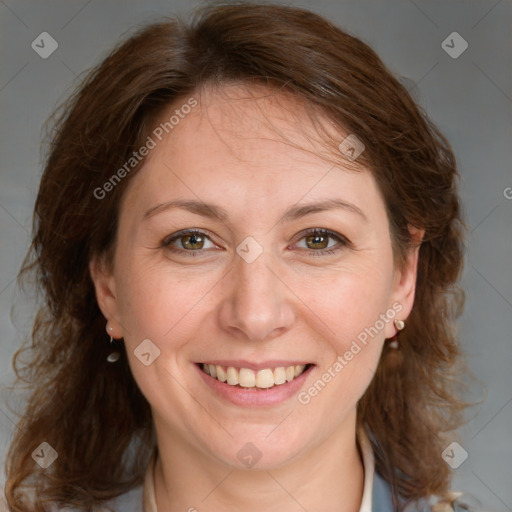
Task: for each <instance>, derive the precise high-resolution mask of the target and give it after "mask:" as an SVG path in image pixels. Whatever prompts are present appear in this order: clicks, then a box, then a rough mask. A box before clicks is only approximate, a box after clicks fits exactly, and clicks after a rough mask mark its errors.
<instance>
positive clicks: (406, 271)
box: [385, 226, 425, 338]
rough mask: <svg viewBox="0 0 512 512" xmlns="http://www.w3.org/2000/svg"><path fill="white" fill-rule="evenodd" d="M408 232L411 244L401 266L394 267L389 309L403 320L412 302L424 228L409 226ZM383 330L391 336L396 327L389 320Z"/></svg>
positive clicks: (387, 335) (394, 332)
mask: <svg viewBox="0 0 512 512" xmlns="http://www.w3.org/2000/svg"><path fill="white" fill-rule="evenodd" d="M409 233H410V234H411V238H412V241H413V244H412V247H411V248H410V249H409V252H408V254H407V257H406V262H405V264H404V266H403V268H402V269H395V276H394V281H393V291H392V294H391V303H390V309H392V310H394V311H396V316H395V318H396V319H397V320H403V321H406V320H407V317H408V316H409V315H410V313H411V310H412V307H413V304H414V296H415V293H416V278H417V274H418V257H419V251H420V246H421V242H422V240H423V236H424V235H425V230H424V229H418V228H415V227H413V226H409ZM385 331H386V338H392V337H393V336H394V335H395V334H396V332H397V329H396V327H395V326H394V324H393V322H389V323H388V324H386V330H385Z"/></svg>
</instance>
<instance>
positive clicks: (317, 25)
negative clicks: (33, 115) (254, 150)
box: [6, 3, 463, 512]
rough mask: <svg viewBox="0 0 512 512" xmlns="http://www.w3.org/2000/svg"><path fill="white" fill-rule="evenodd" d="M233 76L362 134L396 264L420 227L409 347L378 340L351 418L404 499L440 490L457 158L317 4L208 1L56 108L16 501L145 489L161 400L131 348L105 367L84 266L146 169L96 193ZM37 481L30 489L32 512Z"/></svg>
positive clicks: (455, 254) (12, 499)
mask: <svg viewBox="0 0 512 512" xmlns="http://www.w3.org/2000/svg"><path fill="white" fill-rule="evenodd" d="M227 82H235V83H245V84H249V85H250V84H251V83H254V84H256V83H257V84H263V85H267V86H269V87H274V88H282V89H283V90H286V91H287V92H288V93H290V94H293V95H294V96H295V97H297V98H298V99H300V100H301V101H302V103H303V104H304V105H305V106H308V105H309V106H312V107H313V108H314V109H315V110H316V112H318V113H320V114H322V115H323V116H325V118H327V119H328V120H329V121H331V122H333V123H335V125H336V126H339V127H342V128H343V129H344V130H346V131H347V132H348V133H353V134H356V136H357V137H358V138H359V139H360V140H361V141H363V143H364V144H365V146H366V149H365V151H364V152H363V154H362V155H361V157H360V158H359V159H358V162H359V163H360V164H361V165H365V166H366V167H367V168H368V169H370V170H371V172H372V173H373V175H374V177H375V179H376V180H377V182H378V185H379V187H380V190H381V191H382V194H383V196H384V198H385V202H386V205H387V210H388V217H389V221H390V226H391V235H392V241H393V247H394V251H395V257H396V261H397V265H400V264H401V262H403V256H404V254H406V252H407V250H408V249H409V248H410V244H411V240H410V235H409V230H408V225H412V226H415V227H417V228H420V229H424V230H425V236H424V240H423V243H422V244H421V247H420V251H419V266H418V278H417V288H416V300H415V304H414V307H413V310H412V313H411V315H410V316H409V318H408V321H407V328H406V330H405V331H403V332H402V333H401V337H400V342H401V350H400V351H398V352H397V351H392V350H389V349H387V348H385V349H384V350H383V353H382V356H381V361H380V364H379V367H378V369H377V372H376V375H375V377H374V379H373V381H372V383H371V384H370V386H369V388H368V390H367V391H366V393H365V395H364V396H363V398H362V399H361V401H360V403H359V406H358V422H359V423H360V424H363V425H365V427H366V429H367V431H368V432H369V434H370V437H371V440H372V443H373V446H374V450H375V454H376V467H377V470H378V471H379V473H380V474H381V475H382V476H383V477H384V478H385V479H386V480H388V481H389V482H390V483H391V484H392V487H393V491H394V493H395V499H397V496H398V495H399V496H401V497H403V498H404V499H405V500H414V499H418V498H421V497H424V496H427V495H430V494H439V495H443V494H445V493H446V492H447V490H448V486H449V480H450V472H449V468H448V466H447V465H446V464H445V463H444V461H443V460H442V459H441V452H442V450H443V448H444V447H445V445H444V444H443V442H444V441H443V440H444V437H443V435H442V434H443V433H444V432H446V431H449V430H452V429H454V428H455V427H456V426H458V425H459V424H460V422H461V411H462V409H463V404H462V403H461V402H460V401H459V400H458V398H456V396H455V393H454V389H453V382H454V379H453V376H454V375H456V369H457V365H456V364H455V363H457V362H458V361H460V354H459V349H458V347H457V344H456V342H455V336H454V332H453V329H454V326H453V323H454V320H455V319H456V317H457V316H458V315H459V314H460V311H461V308H462V304H463V294H462V292H461V290H460V289H459V288H458V287H457V285H456V283H457V279H458V276H459V272H460V270H461V267H462V226H463V225H462V222H461V213H460V204H459V199H458V195H457V191H456V178H457V170H456V163H455V158H454V155H453V153H452V150H451V148H450V146H449V144H448V142H447V141H446V139H445V138H444V137H443V135H442V134H441V133H440V132H439V131H438V129H437V128H436V127H435V126H433V125H432V123H431V122H430V121H429V120H428V118H427V116H426V115H425V113H424V112H423V111H422V110H421V108H419V107H418V106H417V105H416V104H415V102H414V101H413V100H412V99H411V97H410V95H409V93H408V91H407V90H406V89H405V88H404V86H402V85H401V83H400V82H399V81H398V80H397V79H396V78H394V77H393V76H392V74H391V73H390V72H389V71H388V70H387V68H386V67H385V66H384V64H383V63H382V62H381V60H380V59H379V57H378V56H377V55H376V54H375V52H374V51H373V50H372V49H371V48H369V47H368V46H367V45H366V44H364V43H363V42H361V41H360V40H359V39H357V38H355V37H353V36H351V35H349V34H347V33H346V32H343V31H342V30H340V29H339V28H337V27H335V26H333V25H332V24H331V23H329V22H328V21H326V20H325V19H323V18H322V17H320V16H318V15H316V14H313V13H311V12H309V11H306V10H302V9H298V8H291V7H283V6H276V5H270V4H268V5H267V4H245V3H237V4H230V5H221V4H217V5H215V6H212V7H206V8H204V9H202V10H201V11H199V12H198V13H197V15H196V17H195V18H194V19H193V20H192V22H190V23H188V24H187V23H183V22H182V21H179V20H175V19H170V20H165V21H163V22H161V23H156V24H152V25H149V26H147V27H145V28H143V29H141V30H140V31H139V32H138V33H137V34H135V35H134V36H132V37H130V38H129V39H128V40H126V41H125V42H123V43H122V44H121V45H120V46H119V47H118V48H116V49H115V50H114V51H112V53H111V54H110V55H109V56H108V57H107V58H106V59H105V60H104V61H103V62H102V63H101V64H100V65H99V66H98V67H96V68H95V69H94V70H93V71H92V72H91V73H90V74H89V75H88V76H87V78H86V79H85V81H84V82H83V83H82V84H81V86H80V88H79V90H78V91H77V92H76V93H75V94H74V95H73V96H72V97H71V98H70V99H69V100H68V101H67V102H66V104H65V105H63V107H62V111H61V113H60V115H59V117H58V118H57V121H56V123H55V129H54V132H53V134H52V138H51V145H50V149H49V154H48V157H47V160H46V167H45V170H44V173H43V176H42V179H41V184H40V189H39V194H38V197H37V201H36V205H35V212H34V236H33V241H32V246H31V250H30V251H29V253H28V255H27V258H26V260H25V263H24V266H23V267H22V271H21V276H27V275H35V276H36V286H37V289H38V290H40V291H41V292H42V296H43V299H44V304H43V306H42V307H41V308H40V310H39V312H38V313H37V316H36V319H35V323H34V327H33V331H32V337H31V344H30V346H28V347H26V348H25V349H20V350H19V351H18V352H17V354H16V355H15V358H14V366H15V370H16V373H17V375H18V377H19V378H20V379H22V380H23V381H24V382H25V383H26V385H27V386H28V389H29V390H30V393H31V394H30V398H29V400H28V403H27V406H26V410H25V411H24V413H23V415H22V417H21V419H20V421H19V424H18V427H19V428H18V429H17V431H16V433H15V436H14V439H13V441H12V444H11V446H10V450H9V454H8V460H7V463H6V470H7V484H6V496H7V501H8V504H9V506H10V508H11V510H12V511H16V512H17V511H22V510H23V511H27V510H44V509H45V508H44V507H45V505H47V504H48V503H50V502H56V503H62V504H67V505H73V506H79V507H83V508H85V509H87V508H89V507H91V506H92V505H94V504H97V503H101V502H102V501H103V500H107V499H111V498H113V497H115V496H117V495H119V494H121V493H123V492H125V491H127V490H128V489H130V488H132V487H134V486H135V485H137V484H139V483H140V482H141V481H142V477H143V475H142V472H143V468H144V467H145V463H146V462H147V459H148V456H149V452H150V448H151V447H152V444H153V443H154V437H153V430H152V422H151V413H150V408H149V405H148V403H147V401H146V400H145V398H144V397H143V395H142V394H141V392H140V391H139V389H138V387H137V385H136V383H135V381H134V379H133V377H132V375H131V372H130V369H129V366H128V363H127V358H126V354H125V353H124V352H123V351H121V352H122V354H121V359H120V361H119V362H118V363H116V364H115V365H109V364H108V363H107V362H106V356H107V355H108V353H109V347H108V342H107V340H106V335H105V319H104V318H103V316H102V314H101V312H100V310H99V308H98V305H97V303H96V299H95V293H94V288H93V283H92V280H91V277H90V274H89V266H88V264H89V262H90V260H91V258H92V257H93V256H95V255H100V254H109V250H111V249H112V247H113V246H114V244H115V235H116V225H117V214H118V209H119V202H120V199H121V197H122V194H123V190H124V189H125V187H126V184H127V183H128V182H129V180H130V177H131V176H133V175H134V174H135V171H136V169H134V170H133V171H132V172H131V173H130V174H129V175H127V176H126V177H125V178H124V179H123V180H122V181H121V182H120V183H119V184H118V185H117V186H115V187H114V189H113V190H112V191H111V192H110V194H109V197H108V199H107V200H101V199H98V198H97V197H96V196H95V194H94V190H96V189H97V188H98V187H101V186H102V185H103V184H104V183H105V182H106V181H108V180H109V178H110V177H111V176H112V174H113V171H115V170H116V169H118V168H120V167H121V166H122V165H123V164H124V163H125V162H126V161H127V160H128V159H129V158H130V156H131V155H132V153H133V151H135V150H137V149H138V148H139V147H140V145H141V143H142V141H144V140H145V138H146V137H147V135H148V133H149V130H150V128H151V126H152V123H153V122H154V120H155V118H156V116H157V115H158V114H159V113H161V112H162V111H163V109H164V108H166V107H167V106H168V105H169V104H170V103H172V102H176V101H177V100H180V99H182V98H186V97H187V95H190V94H192V93H193V92H194V91H197V90H198V88H200V87H202V86H205V85H207V84H214V85H215V84H216V85H222V84H223V83H227ZM338 143H339V141H338ZM20 282H21V281H20ZM25 351H26V352H27V353H28V356H29V358H28V361H27V362H25V363H21V360H20V355H22V354H24V352H25ZM43 441H46V442H48V443H49V444H50V445H51V446H52V447H53V448H54V449H55V450H57V452H58V454H59V457H58V461H57V463H55V464H53V465H52V466H51V468H48V469H47V470H45V471H40V470H39V469H38V468H37V466H36V465H35V464H34V461H33V460H32V458H31V453H32V451H33V450H34V449H35V448H36V447H37V446H38V445H39V444H40V443H41V442H43ZM30 488H36V489H37V498H35V501H34V503H33V504H31V505H29V504H28V503H25V500H24V497H26V496H27V495H28V494H27V492H28V489H30ZM30 507H32V508H30Z"/></svg>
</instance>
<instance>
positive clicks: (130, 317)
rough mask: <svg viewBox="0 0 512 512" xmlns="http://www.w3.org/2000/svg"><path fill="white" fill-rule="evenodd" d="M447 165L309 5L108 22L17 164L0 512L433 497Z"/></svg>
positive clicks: (446, 356)
mask: <svg viewBox="0 0 512 512" xmlns="http://www.w3.org/2000/svg"><path fill="white" fill-rule="evenodd" d="M456 179H457V170H456V163H455V159H454V156H453V153H452V151H451V149H450V146H449V144H448V142H447V141H446V140H445V138H444V137H443V136H442V135H441V134H440V133H439V131H438V130H437V129H436V128H435V127H434V126H433V125H432V124H431V123H430V121H429V120H428V118H427V117H426V115H425V114H424V113H423V112H422V111H421V110H420V109H419V107H418V106H417V105H416V104H415V103H414V102H413V101H412V99H411V97H410V96H409V94H408V93H407V91H406V90H405V89H404V87H403V86H401V85H400V83H399V82H398V81H397V80H396V79H395V78H394V77H393V76H392V75H391V74H390V72H389V71H388V70H387V69H386V67H385V66H384V64H383V63H382V62H381V61H380V59H379V58H378V57H377V55H376V54H375V53H374V52H373V51H372V50H371V49H370V48H369V47H368V46H367V45H365V44H364V43H362V42H361V41H359V40H358V39H356V38H354V37H352V36H350V35H348V34H346V33H344V32H342V31H341V30H340V29H338V28H336V27H334V26H332V25H331V24H330V23H329V22H328V21H326V20H325V19H323V18H321V17H319V16H317V15H315V14H313V13H311V12H308V11H304V10H301V9H296V8H290V7H281V6H273V5H254V4H252V5H251V4H236V5H230V6H221V5H218V6H215V7H208V8H206V9H204V10H202V11H201V12H199V13H198V15H197V17H196V18H195V19H194V20H193V22H192V23H190V24H184V23H182V22H179V21H176V20H168V21H164V22H162V23H159V24H154V25H150V26H148V27H146V28H145V29H143V30H142V31H140V32H139V33H138V34H136V35H135V36H133V37H131V38H130V39H128V40H127V41H126V42H124V43H123V44H122V45H120V46H119V47H118V48H117V49H116V50H115V51H113V52H112V53H111V55H110V56H109V57H108V58H106V59H105V60H104V61H103V62H102V63H101V64H100V65H99V66H98V67H97V68H96V69H95V70H94V71H93V72H92V73H91V74H90V75H89V76H88V78H87V79H86V80H85V82H84V83H83V85H82V86H81V87H80V90H78V91H77V93H76V94H75V95H74V96H73V97H72V98H71V99H70V100H69V102H68V103H67V104H66V105H65V108H64V109H63V112H62V115H61V117H60V119H59V120H58V122H57V125H56V130H55V133H54V137H53V141H52V145H51V151H50V153H49V156H48V159H47V163H46V168H45V171H44V174H43V177H42V180H41V185H40V190H39V194H38V198H37V202H36V206H35V233H34V238H33V244H32V249H31V252H30V253H29V256H28V259H27V261H26V263H25V265H24V268H23V274H24V275H25V274H27V273H29V272H32V271H34V272H35V273H36V275H37V278H38V281H37V283H38V286H39V289H40V290H41V291H42V292H43V294H44V295H43V296H44V299H45V303H44V305H43V307H42V308H41V310H40V311H39V313H38V315H37V318H36V320H35V325H34V330H33V339H32V344H33V345H32V347H31V350H32V360H31V362H30V363H29V364H28V365H27V366H26V367H25V368H18V371H19V372H20V374H22V375H24V376H25V377H26V378H28V379H30V382H31V383H32V385H33V391H32V395H31V399H30V401H29V403H28V406H27V409H26V411H25V413H24V415H23V417H22V419H21V421H20V425H19V427H20V428H19V429H18V430H17V434H16V437H15V438H14V440H13V442H12V445H11V447H10V452H9V459H8V466H7V472H8V480H7V485H6V496H7V501H8V504H9V506H10V510H12V511H16V512H17V511H22V510H23V511H28V510H30V511H32V510H34V511H35V510H43V509H45V510H46V508H44V507H49V506H52V507H53V509H55V510H57V509H60V507H71V508H74V509H77V510H91V509H93V507H101V506H107V505H109V506H111V507H112V508H113V509H115V510H122V511H127V510H133V511H139V510H144V511H145V512H154V511H156V510H159V511H160V512H162V511H169V512H174V511H179V510H189V511H193V510H199V511H206V510H211V511H227V510H237V509H243V510H247V511H252V510H266V511H277V510H286V511H296V510H297V511H299V510H308V511H311V512H313V511H338V510H346V511H354V512H356V511H358V510H360V511H370V510H386V511H387V510H402V509H404V508H408V509H410V510H422V509H429V508H432V509H436V508H437V509H440V508H443V507H444V508H447V509H448V510H451V509H453V508H454V507H455V506H456V505H457V503H458V502H456V501H455V499H456V498H457V496H458V495H456V494H453V493H450V491H449V489H450V487H449V486H450V468H449V466H448V465H447V464H446V463H445V462H444V461H443V459H442V452H443V450H444V449H445V448H446V446H447V445H448V444H449V441H448V440H447V438H446V437H445V436H444V435H443V434H444V433H445V432H447V431H450V430H452V429H454V428H456V427H457V426H458V425H459V424H460V421H461V412H462V410H463V404H462V403H461V402H460V401H459V399H458V398H457V397H456V396H455V395H454V393H453V390H452V389H451V383H452V382H453V375H454V374H456V373H457V372H458V371H459V370H458V363H459V361H460V354H459V349H458V346H457V344H456V340H455V338H454V335H453V332H452V329H453V322H454V320H455V319H456V317H457V316H458V315H459V314H460V311H461V307H462V302H463V300H462V293H461V291H460V290H459V289H458V288H457V284H456V283H457V278H458V276H459V273H460V270H461V266H462V255H461V247H462V222H461V217H460V203H459V198H458V195H457V191H456ZM34 461H35V462H34ZM33 490H35V493H34V492H33Z"/></svg>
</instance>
